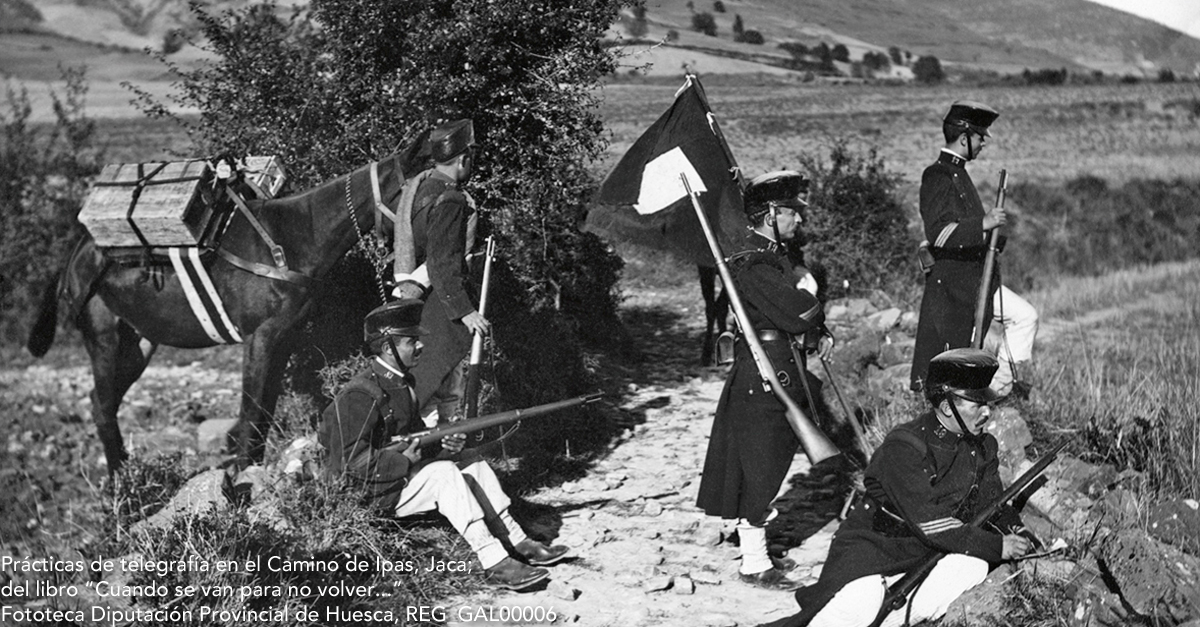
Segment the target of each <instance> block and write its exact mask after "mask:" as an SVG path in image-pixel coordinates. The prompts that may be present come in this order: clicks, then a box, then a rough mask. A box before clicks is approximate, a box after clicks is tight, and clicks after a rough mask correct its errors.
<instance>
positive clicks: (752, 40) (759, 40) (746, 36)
mask: <svg viewBox="0 0 1200 627" xmlns="http://www.w3.org/2000/svg"><path fill="white" fill-rule="evenodd" d="M741 41H742V43H747V44H753V45H755V46H761V45H763V42H765V41H766V40H765V39H763V36H762V33H760V32H758V31H756V30H754V29H753V28H751V29H750V30H748V31H746V32H744V33H742V40H741Z"/></svg>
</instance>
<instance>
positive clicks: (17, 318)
mask: <svg viewBox="0 0 1200 627" xmlns="http://www.w3.org/2000/svg"><path fill="white" fill-rule="evenodd" d="M63 78H64V80H65V82H66V87H65V92H64V93H63V94H62V95H61V96H60V95H58V94H56V93H51V98H52V101H53V106H54V116H55V118H54V123H53V124H51V125H41V126H37V127H35V126H32V125H31V124H30V122H29V117H30V115H31V113H32V107H31V105H30V103H29V97H28V93H27V92H26V91H25V89H24V88H22V89H20V90H19V91H18V90H13V89H11V88H10V90H9V92H8V110H7V112H5V111H0V125H3V133H4V135H3V137H2V138H0V207H3V209H0V339H3V340H4V341H5V342H12V341H16V340H18V339H20V340H22V341H23V340H24V335H25V333H26V332H27V331H28V324H29V323H30V322H31V321H32V320H31V318H32V316H33V313H32V312H33V311H35V310H36V308H37V307H38V305H39V302H40V299H41V295H42V290H43V288H45V287H46V286H47V285H48V284H49V283H50V282H51V281H52V280H53V278H54V276H55V273H57V272H58V271H59V269H61V268H62V264H63V263H64V262H65V261H66V259H67V255H68V254H69V253H70V252H71V247H72V246H74V245H75V242H76V240H78V238H79V237H80V235H82V233H83V227H82V226H81V225H80V224H79V223H78V221H76V219H75V217H76V216H77V215H78V214H79V208H80V207H81V206H82V204H83V199H84V196H85V195H86V193H87V186H88V182H89V180H90V178H91V177H92V176H94V175H95V174H96V173H97V172H99V170H100V165H99V164H100V163H101V160H102V152H101V151H100V150H99V149H98V148H96V147H95V145H94V141H95V123H94V122H93V121H92V120H91V119H89V118H88V117H87V115H86V113H85V111H84V98H85V96H86V95H87V85H86V82H85V78H84V71H83V70H82V69H80V70H64V72H63Z"/></svg>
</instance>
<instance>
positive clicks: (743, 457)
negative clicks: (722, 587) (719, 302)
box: [697, 171, 825, 590]
mask: <svg viewBox="0 0 1200 627" xmlns="http://www.w3.org/2000/svg"><path fill="white" fill-rule="evenodd" d="M807 187H808V182H807V181H806V180H805V179H804V177H803V176H801V175H800V173H799V172H794V171H778V172H771V173H768V174H764V175H762V176H760V177H758V178H756V179H754V180H753V181H752V182H751V183H750V185H749V186H748V187H747V189H746V194H745V208H746V216H747V218H749V220H750V223H751V227H750V228H751V233H750V235H749V238H748V243H749V250H747V251H745V252H741V253H738V254H736V255H734V256H733V257H732V258H731V259H730V270H731V272H732V274H733V280H734V283H735V284H736V286H737V289H738V290H739V293H740V294H741V297H742V300H743V302H744V303H745V306H746V313H747V315H748V316H749V319H750V324H751V325H752V326H753V327H754V329H755V330H756V332H757V333H758V337H759V339H760V340H761V342H762V346H763V349H764V351H765V352H766V354H767V356H768V357H769V358H770V360H771V363H772V364H773V366H774V368H775V369H776V370H777V371H778V376H779V381H780V383H782V384H783V388H784V389H785V390H787V391H788V393H789V394H791V395H792V397H793V398H794V399H795V400H796V401H797V402H798V403H800V404H801V405H802V406H806V405H808V403H806V402H805V400H804V399H805V394H804V391H803V388H802V385H803V383H802V380H801V378H800V377H807V378H808V380H809V384H810V386H812V389H813V390H814V391H819V389H820V380H818V379H817V378H816V377H814V376H812V375H811V374H810V373H809V372H808V370H807V369H804V368H803V367H802V365H801V364H799V363H797V361H798V360H797V359H796V358H795V356H796V355H798V353H797V352H796V351H795V350H794V349H793V348H792V345H791V342H792V341H793V337H795V340H796V341H800V340H801V337H802V336H804V335H805V334H808V333H809V332H816V333H819V332H820V330H821V329H823V328H824V327H823V323H824V320H825V313H824V311H822V309H821V303H820V301H818V300H817V297H816V295H815V293H814V292H813V291H809V290H808V289H801V286H800V285H798V284H797V276H796V275H795V274H793V267H792V264H791V262H790V261H789V260H788V257H787V254H786V252H785V251H784V249H783V246H782V244H783V243H785V242H786V241H787V240H790V239H792V238H793V237H795V236H796V232H797V229H798V228H799V224H800V221H801V220H802V217H801V216H800V214H799V213H798V210H799V209H801V208H803V207H805V206H806V205H807V203H806V202H805V201H804V200H803V198H802V196H803V195H804V194H805V192H806V191H807ZM810 283H811V279H808V281H802V284H803V285H808V284H810ZM812 410H813V408H812V407H808V411H809V412H810V415H812V413H811V412H812ZM799 446H800V440H799V439H798V438H797V437H796V434H795V432H794V431H793V430H792V428H791V426H790V425H789V424H788V421H787V418H786V414H785V410H784V407H783V404H782V403H780V401H779V400H778V399H776V398H775V396H774V394H772V392H771V390H770V389H769V388H767V387H766V386H765V385H764V383H763V378H762V376H761V374H760V373H759V371H758V368H757V366H756V365H755V362H754V358H753V356H752V355H751V353H750V349H749V347H748V346H747V344H746V342H745V340H744V339H740V338H739V340H738V342H737V344H736V346H735V348H734V362H733V367H732V369H731V370H730V372H729V376H728V378H727V379H726V382H725V389H724V391H723V392H722V393H721V400H720V401H719V402H718V404H717V414H716V417H715V418H714V420H713V427H712V436H711V438H710V439H709V443H708V453H707V456H706V458H705V460H704V474H703V476H702V477H701V480H700V494H699V498H698V499H697V505H698V506H699V507H700V508H701V509H703V510H704V512H705V513H706V514H708V515H710V516H720V517H722V518H725V519H737V530H738V536H739V538H740V540H741V545H740V549H741V554H742V563H741V567H740V569H739V572H740V573H741V579H742V580H743V581H745V582H747V583H750V584H753V585H757V586H760V587H765V588H771V589H778V590H792V589H795V587H796V583H795V582H793V581H792V580H791V579H789V578H788V577H787V576H786V569H785V568H783V567H782V565H781V564H777V563H775V562H774V561H773V560H772V559H771V558H770V556H768V555H767V541H766V540H767V537H766V524H767V523H768V522H769V521H770V520H771V519H772V518H774V517H775V515H776V512H775V510H773V509H772V508H771V501H773V500H774V499H775V496H776V495H777V493H778V492H779V488H780V486H781V485H782V484H783V480H784V479H785V478H786V475H787V470H788V467H789V466H790V465H791V462H792V458H793V457H794V456H795V455H796V450H797V449H798V448H799Z"/></svg>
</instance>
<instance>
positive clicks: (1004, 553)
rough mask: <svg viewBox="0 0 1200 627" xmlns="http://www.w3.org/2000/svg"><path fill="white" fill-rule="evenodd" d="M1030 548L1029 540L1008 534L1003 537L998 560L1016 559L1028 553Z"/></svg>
mask: <svg viewBox="0 0 1200 627" xmlns="http://www.w3.org/2000/svg"><path fill="white" fill-rule="evenodd" d="M1032 547H1033V543H1032V542H1030V541H1029V538H1025V537H1023V536H1019V535H1017V534H1015V533H1010V534H1008V535H1006V536H1004V546H1003V548H1001V549H1000V559H1005V560H1011V559H1016V558H1018V557H1021V556H1022V555H1025V554H1026V553H1028V552H1029V549H1030V548H1032Z"/></svg>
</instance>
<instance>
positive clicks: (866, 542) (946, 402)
mask: <svg viewBox="0 0 1200 627" xmlns="http://www.w3.org/2000/svg"><path fill="white" fill-rule="evenodd" d="M997 366H998V364H997V362H996V358H995V357H993V356H992V355H990V354H988V353H986V352H984V351H982V350H977V349H973V348H959V349H954V350H950V351H946V352H944V353H942V354H940V355H938V356H936V357H934V358H933V359H932V360H931V361H930V362H929V374H928V378H927V380H926V383H925V393H926V395H927V397H928V399H929V402H930V403H931V404H932V406H933V407H932V410H931V411H928V412H926V413H924V414H922V415H921V416H920V417H918V418H917V419H916V420H914V421H912V422H909V423H905V424H902V425H900V426H898V427H896V428H895V429H893V430H892V431H891V433H889V434H888V435H887V437H886V438H885V439H884V441H883V444H881V445H880V447H879V449H878V450H877V451H876V452H875V454H874V456H872V458H871V462H870V464H869V465H868V466H867V470H866V473H865V477H864V483H865V485H866V490H867V493H866V496H865V497H864V498H863V500H861V501H860V502H859V503H858V504H857V505H856V506H855V507H854V509H852V510H851V512H850V515H849V516H848V517H847V518H846V521H845V522H844V523H842V526H841V528H840V529H838V531H837V533H836V534H835V535H834V537H833V544H832V545H831V546H830V548H829V557H828V559H827V560H826V562H825V567H824V569H823V570H822V571H821V577H820V580H818V581H817V583H815V584H813V585H811V586H808V587H806V588H801V589H800V590H798V591H797V592H796V600H797V601H798V602H799V603H800V608H801V612H800V614H798V615H797V616H794V617H792V618H791V619H787V620H786V621H783V622H781V623H778V624H786V625H811V626H813V627H815V626H819V625H822V626H826V627H831V626H835V625H836V626H838V627H856V626H861V627H865V626H867V625H870V624H871V622H872V621H873V620H874V619H875V616H876V614H877V613H878V612H879V611H880V608H881V607H882V604H883V600H884V593H886V592H887V587H888V585H890V584H892V583H894V582H895V581H896V580H897V579H899V578H900V577H901V576H903V574H904V573H905V572H906V571H907V570H909V569H910V568H912V567H913V566H914V565H915V564H916V563H917V562H919V561H920V560H921V558H922V557H923V556H924V555H925V554H926V553H928V552H929V551H930V550H934V549H936V550H938V551H942V552H944V553H947V555H946V556H945V557H943V558H942V559H941V560H940V561H939V562H938V564H937V566H936V567H934V569H933V571H932V572H931V573H930V574H929V576H928V578H927V579H926V580H925V582H924V583H922V584H921V585H920V586H919V587H918V588H917V590H916V592H915V593H914V594H912V595H911V596H910V597H909V599H908V601H907V605H906V607H903V608H900V609H898V610H896V611H894V612H892V613H891V614H890V615H889V616H888V617H887V618H886V619H885V620H884V622H883V625H899V624H901V623H902V622H904V621H909V622H910V623H911V624H916V623H919V622H921V621H924V620H932V619H937V618H939V617H941V616H942V615H943V614H945V613H946V609H947V608H948V607H949V606H950V604H951V603H952V602H953V601H954V600H955V599H957V598H958V597H959V596H960V595H962V593H963V592H966V591H967V590H969V589H970V588H972V587H974V586H975V585H977V584H979V583H980V582H982V581H983V579H984V577H986V576H987V573H988V570H989V566H990V565H991V564H994V563H997V562H1000V561H1003V560H1010V559H1014V558H1017V557H1020V556H1022V555H1024V554H1025V553H1026V552H1028V551H1029V549H1030V546H1031V542H1030V540H1029V539H1027V538H1026V537H1024V536H1023V535H1021V534H1027V533H1028V532H1026V531H1025V530H1024V529H1023V527H1022V526H1021V520H1020V517H1019V516H1018V515H1017V513H1016V511H1015V510H1013V509H1012V508H1010V507H1007V506H1006V507H1004V508H1002V509H1001V511H1000V512H999V513H998V514H997V515H996V516H995V517H994V518H993V519H992V522H991V523H989V525H986V527H987V528H980V527H973V526H971V525H969V524H967V523H966V522H964V521H967V520H970V519H971V518H972V517H973V516H975V513H976V511H978V510H979V509H982V508H983V507H984V506H986V505H987V504H988V503H990V502H991V501H993V500H995V499H996V498H997V497H998V496H999V495H1000V494H1001V493H1002V492H1003V491H1004V490H1003V487H1002V485H1001V483H1000V475H999V462H998V461H997V458H996V452H997V448H998V445H997V442H996V438H994V437H993V436H992V435H991V434H988V433H984V432H983V428H984V425H985V424H986V423H987V421H988V419H989V417H990V416H991V409H990V405H991V404H992V403H993V402H995V401H996V400H998V399H999V398H1000V397H999V395H997V394H996V393H995V392H994V391H993V390H991V389H990V388H988V383H989V382H990V381H991V380H992V376H993V375H994V374H995V372H996V368H997ZM809 621H811V622H809Z"/></svg>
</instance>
